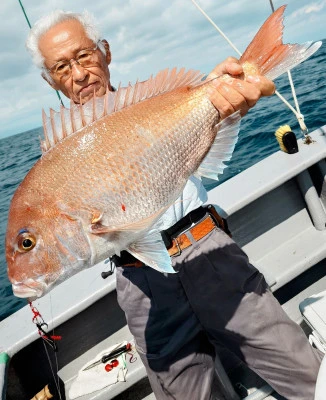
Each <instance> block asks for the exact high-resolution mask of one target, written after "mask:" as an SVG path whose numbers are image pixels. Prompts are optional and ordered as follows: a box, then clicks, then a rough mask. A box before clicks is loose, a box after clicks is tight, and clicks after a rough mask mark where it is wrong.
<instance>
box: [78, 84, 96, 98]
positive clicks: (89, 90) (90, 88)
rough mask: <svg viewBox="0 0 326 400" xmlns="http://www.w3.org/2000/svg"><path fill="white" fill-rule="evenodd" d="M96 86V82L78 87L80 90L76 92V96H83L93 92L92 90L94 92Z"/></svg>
mask: <svg viewBox="0 0 326 400" xmlns="http://www.w3.org/2000/svg"><path fill="white" fill-rule="evenodd" d="M96 87H97V82H93V83H90V84H89V85H87V86H85V87H83V88H82V89H80V91H79V92H78V96H82V97H85V96H88V95H90V94H93V93H94V91H95V92H96Z"/></svg>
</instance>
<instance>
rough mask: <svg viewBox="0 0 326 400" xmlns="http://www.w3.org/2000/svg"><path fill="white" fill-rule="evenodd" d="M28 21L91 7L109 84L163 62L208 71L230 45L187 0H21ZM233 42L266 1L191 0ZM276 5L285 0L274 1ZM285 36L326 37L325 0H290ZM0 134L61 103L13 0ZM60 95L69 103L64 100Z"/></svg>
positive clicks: (246, 35) (3, 57) (32, 123)
mask: <svg viewBox="0 0 326 400" xmlns="http://www.w3.org/2000/svg"><path fill="white" fill-rule="evenodd" d="M21 1H22V3H23V5H24V8H25V12H26V14H27V15H28V18H29V20H30V22H31V24H32V25H33V24H34V23H35V22H36V21H37V20H38V19H39V18H40V17H42V16H43V15H45V14H47V13H49V12H51V11H52V10H54V9H64V10H66V11H73V12H82V11H83V10H84V9H87V10H88V11H90V12H91V13H92V14H93V15H94V16H95V18H96V20H97V22H98V24H99V27H100V31H101V32H102V38H105V39H107V40H108V41H109V43H110V46H111V51H112V57H113V59H112V63H111V67H110V71H111V78H112V81H111V83H112V84H113V85H114V86H118V84H119V82H121V83H122V85H125V84H128V82H129V81H130V82H132V83H133V82H135V81H136V80H137V79H140V80H145V79H147V78H148V77H149V76H150V75H151V74H156V73H157V72H158V71H160V70H161V69H164V68H167V67H169V68H173V67H175V66H176V67H180V68H181V67H186V68H187V69H198V70H201V71H202V72H204V73H208V72H209V71H210V70H211V69H212V68H213V67H214V66H215V65H216V64H217V63H218V62H221V61H223V60H224V59H225V58H226V57H227V56H230V55H232V56H236V54H235V52H234V50H233V49H232V48H231V47H230V46H229V45H228V44H227V43H226V41H225V40H224V39H222V37H221V36H220V35H219V34H218V32H217V31H216V30H215V29H214V28H213V27H212V26H211V25H210V24H209V22H208V21H207V20H206V19H205V18H204V17H203V15H202V14H201V13H200V12H199V11H198V9H197V8H196V7H195V6H194V4H193V3H192V1H191V0H166V1H162V0H109V1H108V0H96V1H93V2H92V1H89V0H87V1H86V0H43V1H42V2H40V1H39V0H21ZM197 2H198V4H199V5H200V6H201V7H202V8H203V9H204V10H205V11H206V12H207V14H208V15H209V16H210V17H211V18H212V19H213V21H214V22H215V23H216V24H217V25H218V26H219V27H220V29H222V30H223V31H224V33H225V34H226V35H227V36H228V37H229V38H230V39H231V41H232V42H233V43H234V44H235V45H236V46H237V47H238V48H239V49H240V51H244V49H245V47H246V45H247V44H249V42H250V41H251V39H252V38H253V36H254V34H255V33H256V31H257V30H258V29H259V27H260V25H261V24H262V23H263V22H264V20H265V19H266V18H267V17H268V15H269V14H270V12H271V6H270V1H269V0H259V1H252V0H229V1H222V0H197ZM273 3H274V7H275V9H276V8H278V7H279V6H281V5H283V4H284V2H283V0H273ZM286 4H287V9H286V12H285V31H284V39H285V40H284V41H285V42H292V43H303V42H306V41H310V40H312V41H316V40H320V39H324V38H326V30H325V20H326V0H316V1H307V0H288V1H287V3H286ZM0 15H1V25H0V32H1V33H0V65H1V69H0V71H1V73H0V93H1V99H0V139H1V138H3V137H6V136H10V135H13V134H16V133H20V132H24V131H27V130H30V129H33V128H36V127H39V126H41V110H42V108H44V110H46V111H47V110H48V109H49V108H50V107H52V108H54V109H56V110H57V109H58V108H59V102H58V98H57V96H56V93H55V92H54V91H53V90H52V89H51V88H50V86H48V84H47V83H46V82H45V81H44V80H43V79H42V78H41V76H40V70H38V69H37V68H36V67H35V66H33V65H32V62H31V59H30V57H29V54H28V53H27V51H26V49H25V40H26V36H27V34H28V31H29V27H28V25H27V22H26V20H25V17H24V14H23V12H22V10H21V8H20V4H19V1H18V0H3V1H1V2H0ZM63 101H64V103H65V105H66V106H68V101H67V99H66V98H65V97H64V96H63Z"/></svg>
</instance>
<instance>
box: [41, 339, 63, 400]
mask: <svg viewBox="0 0 326 400" xmlns="http://www.w3.org/2000/svg"><path fill="white" fill-rule="evenodd" d="M43 346H44V349H45V353H46V355H47V358H48V362H49V365H50V369H51V372H52V376H53V380H54V384H55V387H56V388H57V392H58V395H59V399H60V400H62V397H61V391H60V385H59V377H58V382H57V380H56V378H55V373H54V371H53V368H52V362H51V358H50V355H49V352H48V349H47V347H46V344H45V342H44V341H43ZM57 376H58V375H57Z"/></svg>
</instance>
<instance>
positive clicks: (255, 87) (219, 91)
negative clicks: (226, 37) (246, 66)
mask: <svg viewBox="0 0 326 400" xmlns="http://www.w3.org/2000/svg"><path fill="white" fill-rule="evenodd" d="M242 72H243V71H242V67H241V65H240V64H239V61H238V60H237V59H236V58H233V57H228V58H227V59H226V60H225V61H223V62H222V63H221V64H218V65H217V66H216V67H215V68H214V69H213V71H212V72H211V73H210V74H209V75H208V78H207V79H210V78H214V77H219V76H221V75H224V74H229V75H232V77H231V76H229V77H225V76H224V77H223V79H215V80H213V81H212V83H211V84H210V86H209V88H208V89H207V91H208V93H209V96H210V100H211V102H212V103H213V105H214V106H215V107H216V108H217V109H218V110H219V112H220V116H221V119H224V118H226V117H227V116H229V115H230V114H232V113H234V112H235V111H238V110H240V112H241V115H242V116H243V115H245V114H246V113H247V112H248V111H249V109H250V108H251V107H253V106H254V105H255V104H256V103H257V101H258V100H259V99H260V98H261V97H262V96H271V95H272V94H274V92H275V85H274V83H273V82H272V81H270V80H269V79H267V78H265V77H264V76H251V77H250V76H249V77H247V78H246V80H245V81H244V80H242V79H241V77H242ZM237 77H238V78H240V79H238V78H237Z"/></svg>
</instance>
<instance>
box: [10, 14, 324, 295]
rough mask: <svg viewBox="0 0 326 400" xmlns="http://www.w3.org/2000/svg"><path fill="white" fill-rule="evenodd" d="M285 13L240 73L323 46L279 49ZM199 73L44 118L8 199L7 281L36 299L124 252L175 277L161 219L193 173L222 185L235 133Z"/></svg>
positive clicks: (170, 76) (278, 64)
mask: <svg viewBox="0 0 326 400" xmlns="http://www.w3.org/2000/svg"><path fill="white" fill-rule="evenodd" d="M283 12H284V7H281V8H280V9H278V10H277V11H276V12H275V13H274V14H273V15H272V16H271V17H270V18H269V19H268V20H267V21H266V22H265V24H264V25H263V26H262V28H261V29H260V31H259V32H258V34H257V35H256V36H255V39H254V40H253V42H252V43H251V44H250V45H249V47H248V49H247V50H246V52H245V53H244V55H243V57H242V58H241V63H242V65H243V66H244V69H245V73H246V72H247V73H250V74H253V73H255V74H261V73H264V74H265V75H266V76H267V77H269V78H270V79H274V78H275V77H277V76H278V75H280V74H281V73H283V72H284V71H285V70H286V69H289V68H291V67H293V66H295V65H297V64H299V63H300V62H301V61H303V60H304V59H306V58H307V57H309V56H310V55H311V54H313V53H314V52H315V51H316V50H317V49H318V48H319V46H320V43H315V44H314V45H312V46H311V43H308V44H305V45H283V44H282V30H283V25H282V17H283ZM209 85H210V82H207V81H206V82H202V75H201V74H199V73H197V72H194V71H189V72H187V73H185V72H184V71H183V70H181V71H180V72H178V73H177V71H176V70H172V71H170V72H169V71H167V70H166V71H163V72H161V73H160V74H158V76H157V77H155V78H151V79H149V80H148V81H146V82H143V83H140V84H136V85H135V86H134V87H129V88H124V89H119V90H118V91H117V92H115V93H108V94H107V95H106V96H105V97H104V98H101V99H96V100H94V99H93V100H91V101H90V102H89V103H88V104H86V105H84V106H82V107H80V106H73V107H72V109H71V110H70V111H69V110H64V109H62V110H61V112H60V113H54V112H53V111H51V114H50V119H49V120H48V121H46V119H45V133H46V139H45V141H44V143H43V148H44V150H45V153H44V154H43V156H42V157H41V159H40V160H39V161H38V162H37V163H36V164H35V165H34V167H33V168H32V169H31V171H30V172H29V173H28V174H27V176H26V177H25V179H24V180H23V182H22V183H21V185H20V186H19V187H18V189H17V191H16V193H15V194H14V197H13V199H12V202H11V206H10V211H9V220H8V228H7V236H6V257H7V263H8V276H9V279H10V281H11V282H12V284H13V291H14V293H15V295H17V296H19V297H34V296H41V295H42V294H44V293H45V292H46V291H47V290H48V289H49V288H50V287H51V286H53V285H54V284H57V283H58V282H60V281H62V280H64V279H66V278H67V277H69V276H71V275H73V274H74V273H76V272H78V271H79V270H81V269H83V268H86V267H89V266H92V265H94V264H95V263H97V262H99V261H101V260H103V259H105V258H106V257H109V256H112V255H114V254H119V253H120V251H121V250H123V249H126V250H128V251H129V252H130V253H132V254H134V255H135V256H136V257H137V258H138V259H140V260H142V261H143V262H145V263H146V264H147V265H149V266H151V267H153V268H156V269H158V270H160V271H165V272H174V271H173V270H172V267H171V260H170V257H169V255H168V252H167V250H166V248H165V246H164V244H163V241H162V239H161V236H160V233H159V226H158V224H157V221H158V220H159V218H160V217H161V215H162V214H163V213H164V212H165V211H166V210H167V208H168V207H169V206H170V205H172V204H173V203H174V202H175V201H176V200H177V199H178V197H179V196H180V194H181V193H182V190H183V188H184V186H185V184H186V182H187V180H188V179H189V177H190V176H191V175H193V174H194V173H196V172H197V173H198V174H199V175H202V176H208V177H210V178H216V179H217V175H218V174H219V173H220V172H222V170H223V168H224V164H223V161H225V160H228V159H230V157H231V155H232V152H233V149H234V146H235V143H236V140H237V135H238V129H239V120H240V116H239V114H238V113H235V114H234V115H232V116H231V117H229V118H227V119H226V120H224V121H222V122H221V123H219V113H218V110H216V109H215V108H214V107H213V106H212V104H211V103H210V101H209V99H208V95H207V87H209Z"/></svg>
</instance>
